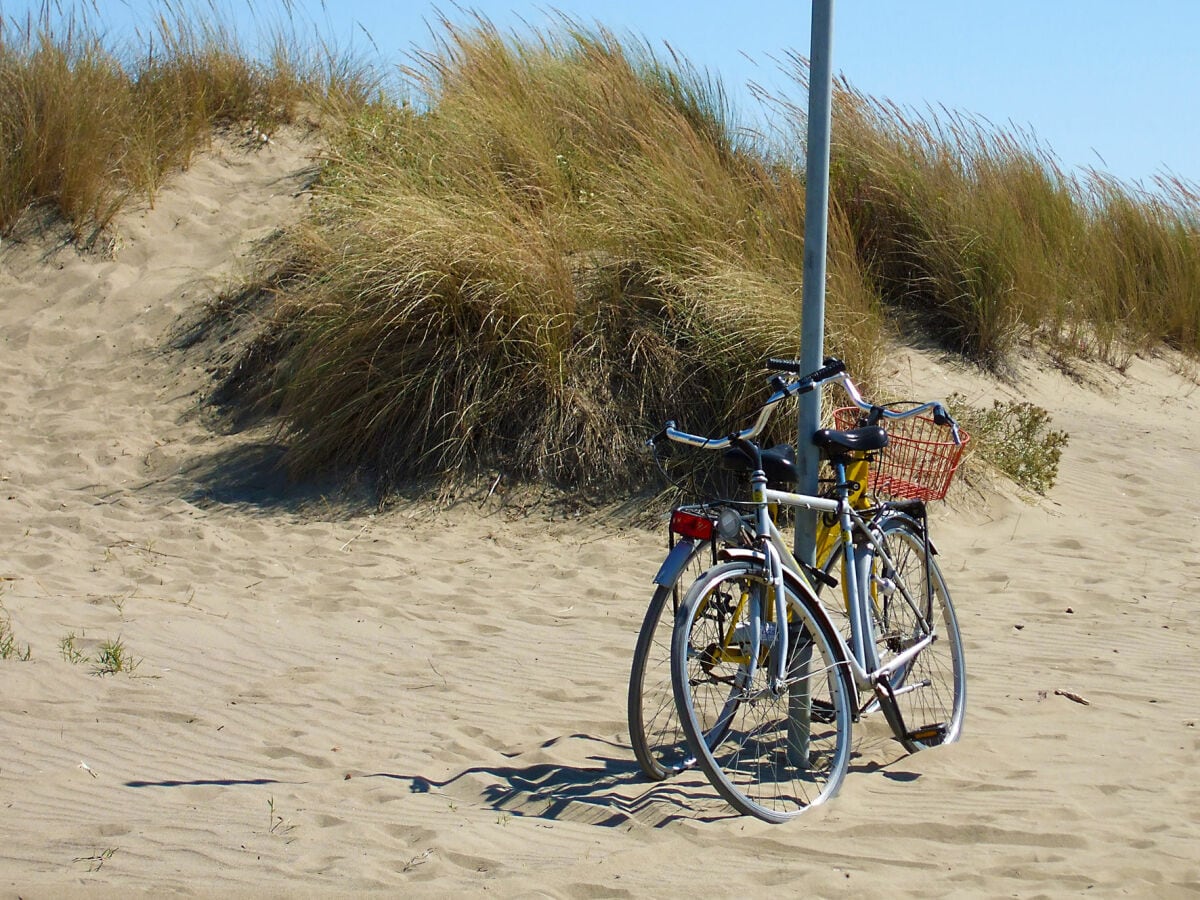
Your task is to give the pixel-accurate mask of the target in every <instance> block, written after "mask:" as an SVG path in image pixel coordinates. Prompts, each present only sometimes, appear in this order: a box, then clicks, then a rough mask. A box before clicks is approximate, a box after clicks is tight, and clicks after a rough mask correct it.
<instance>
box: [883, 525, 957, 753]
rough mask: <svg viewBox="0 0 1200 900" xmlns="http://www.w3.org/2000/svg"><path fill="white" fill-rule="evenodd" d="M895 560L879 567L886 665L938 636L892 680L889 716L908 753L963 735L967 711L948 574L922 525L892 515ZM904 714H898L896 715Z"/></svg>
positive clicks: (888, 545)
mask: <svg viewBox="0 0 1200 900" xmlns="http://www.w3.org/2000/svg"><path fill="white" fill-rule="evenodd" d="M879 530H880V533H881V535H882V543H883V545H884V548H885V549H886V550H887V554H888V556H889V557H890V558H891V561H892V565H891V566H888V565H887V564H886V563H885V561H884V560H883V559H881V558H880V557H879V556H878V555H876V556H875V558H874V561H873V575H874V578H873V587H872V595H873V596H872V607H873V612H874V621H873V625H874V627H875V639H876V647H877V648H878V651H879V656H880V663H881V664H885V663H886V662H887V661H888V659H889V658H892V657H894V656H895V655H896V654H898V653H900V652H902V651H903V650H905V649H906V648H908V647H910V646H913V645H914V644H915V643H916V642H917V641H919V640H921V639H923V638H924V637H925V636H926V635H928V634H930V633H932V634H933V637H934V640H933V643H931V644H930V645H929V646H928V647H926V648H925V649H924V650H922V651H921V653H920V654H919V655H918V656H917V658H916V659H914V660H912V661H911V662H910V663H908V665H906V666H905V667H904V668H903V669H902V670H900V671H899V672H897V673H895V674H894V675H893V676H892V678H891V687H892V695H891V703H890V706H891V708H888V706H889V704H888V702H887V700H881V702H882V703H883V704H884V712H885V714H886V715H887V717H888V720H889V723H890V724H891V726H892V730H893V732H894V733H895V735H896V738H897V740H899V741H900V743H901V744H902V745H903V746H904V748H905V749H906V750H908V751H909V752H916V751H917V750H924V749H926V748H928V747H935V746H937V745H939V744H949V743H951V742H953V741H956V740H958V738H959V737H960V735H961V734H962V727H963V718H964V717H965V714H966V707H967V671H966V666H965V665H964V663H963V648H962V636H961V635H960V634H959V630H958V617H957V616H955V614H954V606H953V605H952V604H951V602H950V592H949V590H948V589H947V588H946V582H945V580H944V579H943V578H942V572H941V569H939V568H938V565H937V562H936V561H935V560H934V558H933V555H932V554H931V553H927V552H926V549H927V548H926V544H925V539H924V538H923V537H922V535H921V530H920V529H919V527H918V526H917V524H916V523H915V522H913V521H912V520H911V519H909V518H907V517H906V516H888V517H887V518H885V519H883V521H882V522H881V523H880V525H879ZM896 713H898V714H899V715H896Z"/></svg>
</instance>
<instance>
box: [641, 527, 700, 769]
mask: <svg viewBox="0 0 1200 900" xmlns="http://www.w3.org/2000/svg"><path fill="white" fill-rule="evenodd" d="M706 551H707V548H706V547H704V546H703V545H702V546H699V547H697V548H696V552H695V553H694V554H692V557H691V559H689V560H688V562H687V564H686V565H685V566H684V567H683V569H682V570H681V571H680V575H679V577H678V578H677V579H676V580H675V582H674V583H673V584H670V585H660V586H659V587H658V588H657V589H656V590H655V591H654V594H653V596H651V598H650V605H649V606H647V607H646V614H645V616H644V617H643V618H642V627H641V630H640V631H639V632H638V639H637V645H636V646H635V647H634V651H633V664H632V666H631V667H630V672H629V696H628V701H627V704H626V706H627V714H628V720H629V742H630V744H632V745H633V754H634V756H635V757H636V758H637V761H638V765H639V766H640V767H641V770H642V773H643V774H644V775H645V776H646V777H647V778H649V779H650V780H651V781H662V780H663V779H664V778H667V777H669V776H671V775H673V774H675V773H677V772H682V771H684V770H685V769H689V768H691V767H692V766H694V765H695V757H694V756H693V755H692V752H691V748H690V747H689V746H688V742H687V736H686V735H685V734H684V732H683V726H682V725H681V724H680V722H679V714H678V712H676V709H675V695H674V692H673V691H672V690H671V632H672V629H673V628H674V625H675V612H676V610H678V608H679V605H680V602H681V601H682V599H683V594H684V592H685V591H686V590H687V587H688V585H690V584H691V582H692V581H693V580H694V579H695V578H696V577H697V576H698V575H699V574H700V573H702V572H704V571H705V569H707V568H708V567H709V566H710V565H711V564H712V560H711V557H712V554H711V553H709V552H706Z"/></svg>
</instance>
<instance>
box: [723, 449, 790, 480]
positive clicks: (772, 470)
mask: <svg viewBox="0 0 1200 900" xmlns="http://www.w3.org/2000/svg"><path fill="white" fill-rule="evenodd" d="M725 459H726V461H728V462H729V463H732V464H733V465H735V466H737V467H739V468H748V467H750V466H752V465H753V464H754V461H753V460H751V459H750V456H749V454H748V453H746V451H745V450H742V449H741V448H740V447H730V448H729V449H728V450H726V451H725ZM762 464H763V471H764V472H766V473H767V481H769V482H770V483H772V484H795V483H796V482H797V481H799V480H800V473H799V472H797V471H796V450H795V448H794V447H792V445H791V444H779V445H778V446H775V447H768V448H767V449H766V450H763V451H762Z"/></svg>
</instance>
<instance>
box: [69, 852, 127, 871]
mask: <svg viewBox="0 0 1200 900" xmlns="http://www.w3.org/2000/svg"><path fill="white" fill-rule="evenodd" d="M116 852H117V848H116V847H109V848H108V849H107V850H98V851H96V852H95V853H93V854H92V855H91V856H77V857H75V862H81V863H87V866H88V871H89V872H99V871H100V870H101V869H103V868H104V864H105V863H106V862H108V861H109V860H110V859H112V858H113V854H114V853H116Z"/></svg>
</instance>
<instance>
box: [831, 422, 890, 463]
mask: <svg viewBox="0 0 1200 900" xmlns="http://www.w3.org/2000/svg"><path fill="white" fill-rule="evenodd" d="M887 442H888V436H887V432H886V431H884V430H883V426H882V425H864V426H862V427H861V428H851V429H849V430H848V431H837V430H835V429H833V428H822V429H821V430H820V431H818V432H817V433H816V434H814V435H813V443H814V444H816V445H817V446H818V447H820V448H821V452H822V453H823V454H824V455H825V456H826V457H830V456H843V455H845V454H847V453H866V452H869V451H871V450H882V449H883V448H884V447H886V446H887Z"/></svg>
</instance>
